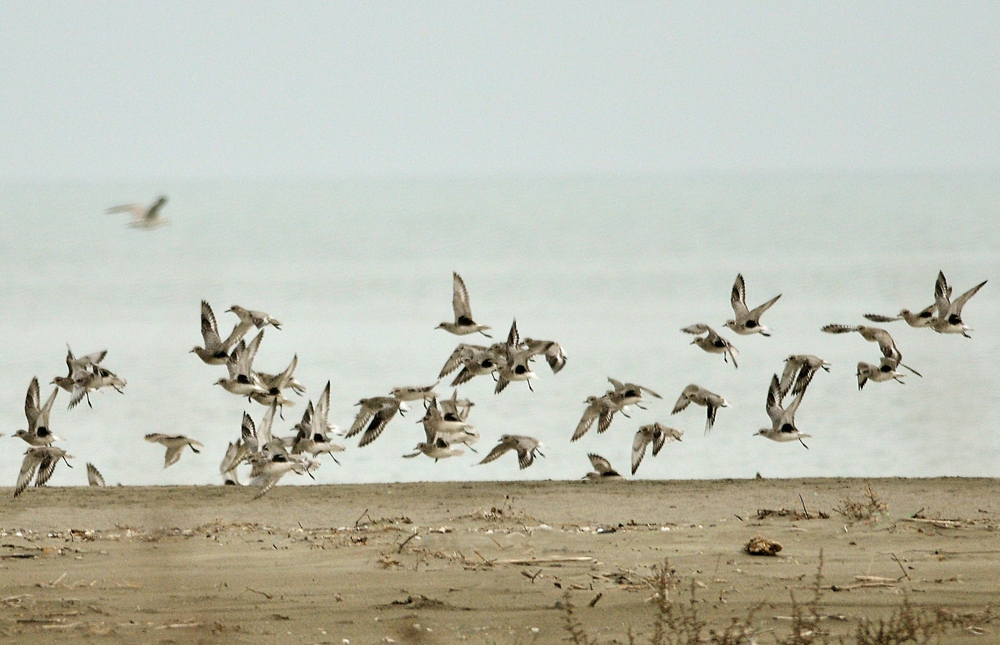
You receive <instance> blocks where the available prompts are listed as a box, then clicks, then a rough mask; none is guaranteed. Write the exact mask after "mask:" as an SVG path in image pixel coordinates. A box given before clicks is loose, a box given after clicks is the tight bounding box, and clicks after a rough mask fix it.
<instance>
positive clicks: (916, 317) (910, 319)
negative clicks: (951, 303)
mask: <svg viewBox="0 0 1000 645" xmlns="http://www.w3.org/2000/svg"><path fill="white" fill-rule="evenodd" d="M936 309H937V303H935V304H933V305H931V306H929V307H926V308H924V309H921V310H920V311H910V310H909V309H900V311H899V315H898V316H882V315H879V314H865V318H867V319H868V320H870V321H872V322H877V323H889V322H895V321H897V320H905V321H906V324H907V325H909V326H910V327H930V326H931V322H933V320H934V311H935V310H936Z"/></svg>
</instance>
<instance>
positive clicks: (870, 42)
mask: <svg viewBox="0 0 1000 645" xmlns="http://www.w3.org/2000/svg"><path fill="white" fill-rule="evenodd" d="M998 144H1000V2H996V0H991V1H987V2H966V1H963V2H951V1H946V2H934V3H927V2H912V1H905V2H874V1H871V0H866V1H864V2H800V1H794V2H649V3H646V2H608V1H600V2H577V1H569V0H567V1H564V2H537V1H525V2H477V1H461V2H427V1H419V2H416V1H415V2H373V1H364V2H306V1H300V2H291V1H285V2H248V1H247V2H244V1H238V2H235V1H233V2H230V1H219V0H202V1H198V2H181V1H173V0H172V1H170V2H116V1H104V2H91V1H70V0H56V1H51V2H49V1H41V2H40V1H38V0H25V1H10V0H0V178H6V179H57V178H67V177H73V178H88V179H99V178H147V177H148V178H161V177H170V178H184V177H206V178H223V177H342V176H358V175H396V174H407V175H452V174H461V175H491V174H496V173H595V172H596V173H634V172H643V173H645V172H668V173H689V172H705V171H707V172H718V171H722V172H732V171H737V172H759V171H783V170H805V171H889V172H897V171H911V170H918V171H919V170H959V171H966V170H971V171H997V170H1000V145H998Z"/></svg>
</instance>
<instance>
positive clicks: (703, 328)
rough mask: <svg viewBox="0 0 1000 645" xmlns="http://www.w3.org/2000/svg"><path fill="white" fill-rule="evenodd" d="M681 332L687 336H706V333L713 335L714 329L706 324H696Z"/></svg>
mask: <svg viewBox="0 0 1000 645" xmlns="http://www.w3.org/2000/svg"><path fill="white" fill-rule="evenodd" d="M681 331H682V332H684V333H685V334H693V335H695V336H697V335H699V334H704V333H705V332H708V333H710V334H711V333H712V328H711V327H709V326H708V325H706V324H705V323H695V324H693V325H688V326H687V327H681Z"/></svg>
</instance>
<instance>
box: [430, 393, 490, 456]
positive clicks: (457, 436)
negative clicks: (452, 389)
mask: <svg viewBox="0 0 1000 645" xmlns="http://www.w3.org/2000/svg"><path fill="white" fill-rule="evenodd" d="M418 423H422V424H423V426H424V434H425V435H426V436H427V443H429V444H431V443H433V442H434V441H435V440H436V439H438V438H443V439H444V440H445V441H446V442H447V443H448V444H449V445H451V444H456V443H464V444H465V445H466V446H468V447H469V449H470V450H472V451H473V452H475V450H474V449H473V448H472V444H474V443H476V442H477V441H479V433H478V432H476V429H475V427H473V426H471V425H469V424H468V423H466V422H465V420H464V419H461V418H456V417H454V416H453V417H451V418H446V417H445V415H444V414H443V413H442V412H441V409H440V408H439V407H438V405H437V399H431V400H430V402H429V403H428V405H427V410H426V412H425V413H424V416H423V418H422V419H420V421H418Z"/></svg>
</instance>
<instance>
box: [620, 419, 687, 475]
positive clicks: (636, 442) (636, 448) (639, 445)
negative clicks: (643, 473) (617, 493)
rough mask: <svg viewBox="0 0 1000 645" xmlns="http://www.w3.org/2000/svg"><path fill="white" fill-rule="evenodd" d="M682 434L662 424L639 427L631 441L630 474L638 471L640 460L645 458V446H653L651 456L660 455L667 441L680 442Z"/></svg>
mask: <svg viewBox="0 0 1000 645" xmlns="http://www.w3.org/2000/svg"><path fill="white" fill-rule="evenodd" d="M682 436H684V433H683V432H682V431H680V430H677V429H676V428H670V427H667V426H665V425H663V424H662V423H650V424H648V425H644V426H641V427H640V428H639V431H638V432H636V433H635V438H634V439H632V474H633V475H634V474H635V471H637V470H638V469H639V464H641V463H642V458H643V457H645V456H646V446H648V445H649V444H650V443H652V444H653V456H654V457H655V456H656V455H658V454H660V449H661V448H663V445H664V444H665V443H667V441H681V437H682Z"/></svg>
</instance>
